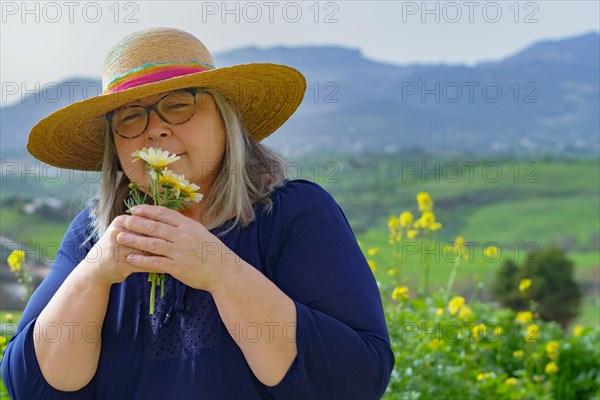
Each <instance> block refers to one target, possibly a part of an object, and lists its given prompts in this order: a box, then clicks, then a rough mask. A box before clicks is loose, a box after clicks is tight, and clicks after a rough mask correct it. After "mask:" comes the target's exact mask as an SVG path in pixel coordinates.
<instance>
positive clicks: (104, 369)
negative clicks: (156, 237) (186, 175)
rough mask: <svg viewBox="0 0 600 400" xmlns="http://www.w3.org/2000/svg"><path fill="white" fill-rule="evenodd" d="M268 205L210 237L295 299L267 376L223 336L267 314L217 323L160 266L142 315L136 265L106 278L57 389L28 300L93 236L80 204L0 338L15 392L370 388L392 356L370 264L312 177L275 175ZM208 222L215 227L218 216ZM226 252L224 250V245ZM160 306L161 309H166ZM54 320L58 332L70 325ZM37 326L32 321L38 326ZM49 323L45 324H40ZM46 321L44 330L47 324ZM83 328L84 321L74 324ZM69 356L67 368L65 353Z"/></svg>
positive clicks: (250, 334)
mask: <svg viewBox="0 0 600 400" xmlns="http://www.w3.org/2000/svg"><path fill="white" fill-rule="evenodd" d="M271 199H272V200H273V210H272V212H271V213H266V212H264V211H263V205H262V204H260V203H255V206H254V210H255V212H256V219H255V220H254V221H253V222H252V223H251V224H250V225H249V226H247V227H246V228H244V229H234V230H231V231H230V232H228V233H227V234H226V235H225V236H224V237H222V238H221V240H222V241H223V242H224V243H225V245H227V247H228V248H229V249H231V250H232V251H233V252H235V254H237V255H238V256H239V257H241V258H242V259H244V260H245V261H246V262H248V263H249V264H251V265H252V266H254V267H255V268H256V269H258V270H259V271H260V272H261V273H263V274H264V275H265V276H266V277H267V278H268V279H270V280H271V281H273V282H274V283H275V284H276V285H277V286H278V287H279V288H280V289H281V290H283V291H284V292H285V293H286V294H287V295H288V296H289V297H290V298H291V299H292V300H293V301H294V303H295V305H296V310H297V326H296V338H295V339H294V337H293V332H294V330H293V327H283V328H284V329H283V334H284V335H287V334H289V340H296V346H297V351H298V354H297V356H296V358H295V360H294V361H293V363H292V365H291V367H290V369H289V370H288V371H287V373H286V375H285V376H284V378H283V380H282V381H281V382H280V383H279V384H277V385H276V386H273V387H269V386H265V385H264V384H262V383H261V382H260V381H259V380H258V379H256V377H255V376H254V375H253V373H252V371H251V369H250V367H249V366H248V363H247V362H246V360H245V358H244V356H243V354H242V352H241V350H240V348H239V347H238V346H237V344H236V342H235V339H236V338H240V337H244V338H246V339H249V340H252V339H253V338H257V337H258V335H268V334H272V332H274V330H273V327H272V326H271V327H270V326H259V325H258V324H248V325H247V326H237V327H236V328H235V329H234V330H233V331H231V332H230V331H228V329H227V328H226V327H225V325H224V324H223V322H222V321H221V318H220V316H219V313H218V311H217V308H216V306H215V303H214V301H213V299H212V296H211V295H210V293H208V292H205V291H202V290H195V289H191V288H189V287H186V286H185V285H184V284H182V283H181V282H179V281H176V280H175V279H173V278H172V277H170V276H168V275H167V276H166V279H165V297H164V298H162V299H161V298H160V296H157V302H156V310H155V313H154V315H149V309H148V297H149V290H150V284H149V283H148V282H147V280H146V279H147V274H145V273H137V274H132V275H130V276H129V277H128V278H127V279H126V280H124V281H123V282H121V283H119V284H114V285H112V287H111V290H110V300H109V304H108V310H107V312H106V318H105V320H104V325H103V328H102V351H101V354H100V360H99V363H98V369H97V372H96V374H95V376H94V378H93V379H92V380H91V381H90V382H89V383H88V384H87V385H86V386H85V387H83V388H82V389H80V390H78V391H75V392H64V391H60V390H56V389H54V388H53V387H52V386H50V385H49V384H48V383H47V382H46V381H45V379H44V377H43V376H42V374H41V371H40V368H39V365H38V363H37V359H36V356H35V350H34V346H33V341H34V338H33V335H32V331H33V327H34V324H35V322H36V319H37V317H38V315H39V314H40V312H41V311H42V310H43V309H44V307H45V306H46V304H48V302H49V300H50V299H51V298H52V296H53V295H54V293H55V292H56V291H57V289H58V288H59V287H60V285H61V284H62V283H63V282H64V280H65V278H66V277H67V276H68V275H69V273H70V272H71V271H72V270H73V269H74V268H75V267H76V266H77V265H78V264H79V263H80V262H81V260H83V258H84V257H85V256H86V254H87V253H88V252H89V250H90V249H91V247H92V246H93V244H94V243H93V242H91V243H88V244H86V245H85V246H81V244H82V243H83V242H84V240H85V239H86V237H87V235H88V233H89V226H90V215H89V208H86V209H84V210H83V211H82V212H81V213H80V214H79V215H77V216H76V217H75V219H74V220H73V222H72V223H71V225H70V227H69V229H68V231H67V233H66V236H65V238H64V240H63V242H62V244H61V247H60V249H59V251H58V254H57V257H56V260H55V262H54V264H53V265H52V267H51V269H50V272H49V274H48V276H47V277H46V279H45V280H44V281H43V283H42V284H41V285H40V287H39V288H38V289H37V290H36V292H35V293H34V294H33V296H32V298H31V300H30V301H29V303H28V305H27V307H26V309H25V311H24V313H23V316H22V318H21V320H20V322H19V326H18V328H17V333H16V334H15V335H14V336H13V338H12V339H11V340H10V342H9V343H8V344H7V346H6V350H5V352H4V357H3V359H2V379H3V380H4V383H5V386H6V388H7V390H8V392H9V394H10V395H11V397H12V398H15V399H92V398H93V399H111V400H113V399H270V398H285V399H288V398H289V399H334V398H339V399H351V398H355V399H374V398H379V397H381V395H382V394H383V392H384V391H385V388H386V386H387V384H388V381H389V377H390V374H391V371H392V368H393V365H394V356H393V353H392V350H391V347H390V342H389V336H388V332H387V328H386V324H385V319H384V314H383V310H382V305H381V298H380V296H379V291H378V289H377V285H376V282H375V279H374V278H373V275H372V273H371V271H370V269H369V266H368V264H367V262H366V260H365V257H364V256H363V254H362V252H361V250H360V248H359V247H358V244H357V242H356V238H355V236H354V234H353V232H352V229H351V227H350V225H349V224H348V221H347V219H346V216H345V215H344V213H343V211H342V210H341V209H340V207H339V206H338V204H337V203H336V202H335V200H334V199H333V198H332V197H331V195H330V194H329V193H327V192H326V191H325V190H324V189H323V188H322V187H321V186H319V185H317V184H315V183H312V182H309V181H305V180H292V181H288V180H286V181H285V184H284V185H283V186H282V187H279V188H277V189H275V190H274V191H273V192H272V194H271ZM231 221H232V220H230V221H228V222H226V223H225V224H224V225H223V226H221V227H218V228H215V229H213V230H212V231H211V232H212V233H213V234H217V233H218V232H219V231H220V232H223V231H224V230H225V229H226V227H227V226H228V225H227V224H228V223H231ZM232 256H234V255H233V254H232ZM167 314H169V316H167ZM59 328H61V329H60V330H59V332H61V333H62V334H69V333H70V331H69V329H72V327H69V326H65V327H59ZM41 332H42V333H44V327H42V329H41ZM47 332H48V336H50V335H53V337H55V335H56V334H57V327H56V326H53V327H52V328H51V329H50V328H49V329H48V330H47ZM50 332H51V333H50ZM76 332H81V334H84V335H87V336H88V337H89V338H88V339H89V340H94V339H95V337H94V336H96V335H97V332H96V331H95V330H94V329H91V327H90V329H86V327H82V329H80V330H78V331H76ZM73 368H77V366H76V365H74V366H73Z"/></svg>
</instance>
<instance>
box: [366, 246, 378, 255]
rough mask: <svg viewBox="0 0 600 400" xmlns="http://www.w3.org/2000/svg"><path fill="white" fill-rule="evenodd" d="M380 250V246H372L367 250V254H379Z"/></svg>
mask: <svg viewBox="0 0 600 400" xmlns="http://www.w3.org/2000/svg"><path fill="white" fill-rule="evenodd" d="M378 251H379V247H371V248H370V249H369V250H367V254H368V255H370V256H374V255H375V254H377V252H378Z"/></svg>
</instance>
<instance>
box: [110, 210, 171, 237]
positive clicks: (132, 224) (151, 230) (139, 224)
mask: <svg viewBox="0 0 600 400" xmlns="http://www.w3.org/2000/svg"><path fill="white" fill-rule="evenodd" d="M118 219H119V221H118V223H119V225H120V226H121V227H123V228H125V229H126V230H128V231H130V232H135V233H139V234H142V235H146V236H152V237H155V238H159V239H162V240H165V241H168V242H172V241H173V240H174V238H175V237H176V232H175V229H176V228H175V227H173V226H172V225H168V224H165V223H162V222H159V221H156V220H153V219H148V218H146V217H143V216H137V215H135V216H134V215H131V216H129V215H121V216H119V217H118Z"/></svg>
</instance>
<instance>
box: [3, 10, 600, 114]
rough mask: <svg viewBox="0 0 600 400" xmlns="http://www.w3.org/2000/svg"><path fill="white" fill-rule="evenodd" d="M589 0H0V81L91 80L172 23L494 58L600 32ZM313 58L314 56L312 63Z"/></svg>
mask: <svg viewBox="0 0 600 400" xmlns="http://www.w3.org/2000/svg"><path fill="white" fill-rule="evenodd" d="M599 4H600V2H599V1H597V0H592V1H554V0H551V1H518V2H517V1H515V0H510V1H495V2H494V1H468V0H467V1H456V2H453V1H428V2H422V1H368V2H367V1H320V2H316V1H295V2H294V1H256V2H254V1H243V2H238V1H229V2H223V1H214V2H213V1H169V2H167V1H130V2H128V1H124V2H116V1H95V2H93V1H92V2H79V1H64V2H63V1H51V2H22V1H2V2H1V10H2V23H1V24H0V26H1V28H0V29H1V31H0V37H1V38H0V45H1V53H0V60H1V61H0V62H1V64H0V67H1V69H0V79H1V81H2V85H3V86H2V103H1V105H5V104H10V103H12V102H14V101H18V100H19V98H20V96H19V95H18V94H15V95H12V94H11V95H7V93H5V90H4V89H5V88H6V87H8V86H6V84H7V83H17V84H18V85H19V87H21V88H23V90H31V89H33V88H34V87H35V85H36V83H37V84H39V85H44V84H47V83H48V82H55V81H57V82H58V81H60V80H61V79H65V78H69V77H73V76H75V75H77V76H89V77H100V75H101V69H102V62H103V60H104V57H105V55H106V53H107V51H108V50H109V49H110V47H112V45H113V44H114V43H116V42H117V41H118V40H119V39H121V38H122V37H123V36H125V35H127V34H129V33H131V32H134V31H136V30H140V29H144V28H147V27H153V26H172V27H176V28H180V29H184V30H187V31H189V32H191V33H193V34H194V35H196V36H197V37H199V38H200V39H201V40H202V41H203V42H204V43H205V44H206V45H207V47H208V48H209V50H210V51H211V52H213V53H218V52H221V51H224V50H230V49H235V48H239V47H243V46H249V45H254V46H259V47H267V46H274V45H289V46H303V45H323V44H328V45H340V46H345V47H353V48H359V49H361V51H362V53H363V54H364V55H365V56H366V57H369V58H373V59H376V60H381V61H385V62H390V63H396V64H406V63H415V62H419V63H452V64H456V63H464V64H474V63H477V62H480V61H489V60H498V59H501V58H504V57H506V56H508V55H511V54H513V53H515V52H517V51H519V50H521V49H523V48H524V47H526V46H528V45H529V44H531V43H533V42H535V41H537V40H541V39H554V38H561V37H565V36H573V35H578V34H582V33H586V32H591V31H595V32H597V31H598V30H599V29H600V26H599V16H600V7H599ZM314 61H315V62H318V61H319V60H314Z"/></svg>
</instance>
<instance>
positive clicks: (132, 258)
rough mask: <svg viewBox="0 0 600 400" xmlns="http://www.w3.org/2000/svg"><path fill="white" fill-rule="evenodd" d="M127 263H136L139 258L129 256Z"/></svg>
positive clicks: (133, 255) (132, 255)
mask: <svg viewBox="0 0 600 400" xmlns="http://www.w3.org/2000/svg"><path fill="white" fill-rule="evenodd" d="M127 261H129V262H138V261H139V258H138V256H136V255H135V254H130V255H128V256H127Z"/></svg>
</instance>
